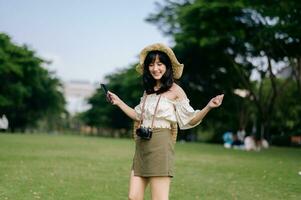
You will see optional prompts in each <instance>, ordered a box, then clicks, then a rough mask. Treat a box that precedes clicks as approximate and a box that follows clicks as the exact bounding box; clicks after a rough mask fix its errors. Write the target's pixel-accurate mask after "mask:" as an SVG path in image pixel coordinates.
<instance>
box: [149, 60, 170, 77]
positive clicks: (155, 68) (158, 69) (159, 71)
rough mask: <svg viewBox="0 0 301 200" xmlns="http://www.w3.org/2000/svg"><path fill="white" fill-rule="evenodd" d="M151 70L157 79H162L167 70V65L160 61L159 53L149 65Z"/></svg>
mask: <svg viewBox="0 0 301 200" xmlns="http://www.w3.org/2000/svg"><path fill="white" fill-rule="evenodd" d="M148 69H149V72H150V74H151V75H152V77H153V78H154V79H155V80H160V79H161V78H162V76H163V75H164V73H165V72H166V66H165V65H164V64H163V63H162V62H160V60H159V57H158V55H157V56H156V59H155V61H154V62H152V63H151V64H149V66H148Z"/></svg>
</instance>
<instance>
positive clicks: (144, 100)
mask: <svg viewBox="0 0 301 200" xmlns="http://www.w3.org/2000/svg"><path fill="white" fill-rule="evenodd" d="M146 98H147V94H146V93H144V99H143V104H142V111H141V120H140V125H139V126H141V124H142V123H143V114H144V107H145V102H146ZM160 99H161V94H160V96H159V99H158V101H157V104H156V108H155V112H154V116H153V119H152V125H151V129H153V125H154V121H155V116H156V113H157V109H158V105H159V101H160Z"/></svg>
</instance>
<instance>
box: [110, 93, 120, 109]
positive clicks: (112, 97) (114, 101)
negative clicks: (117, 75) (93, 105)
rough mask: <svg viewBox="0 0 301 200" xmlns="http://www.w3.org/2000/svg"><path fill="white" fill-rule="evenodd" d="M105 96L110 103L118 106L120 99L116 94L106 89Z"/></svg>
mask: <svg viewBox="0 0 301 200" xmlns="http://www.w3.org/2000/svg"><path fill="white" fill-rule="evenodd" d="M107 98H108V100H109V101H110V102H111V104H113V105H117V106H118V105H120V104H121V103H122V100H121V99H120V98H119V97H118V96H117V95H116V94H114V93H112V92H110V91H108V94H107Z"/></svg>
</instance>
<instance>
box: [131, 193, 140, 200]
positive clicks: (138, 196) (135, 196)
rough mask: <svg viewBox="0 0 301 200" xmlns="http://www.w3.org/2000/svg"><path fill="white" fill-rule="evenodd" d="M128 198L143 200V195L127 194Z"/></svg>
mask: <svg viewBox="0 0 301 200" xmlns="http://www.w3.org/2000/svg"><path fill="white" fill-rule="evenodd" d="M128 199H129V200H143V196H141V195H139V194H132V193H130V194H129V197H128Z"/></svg>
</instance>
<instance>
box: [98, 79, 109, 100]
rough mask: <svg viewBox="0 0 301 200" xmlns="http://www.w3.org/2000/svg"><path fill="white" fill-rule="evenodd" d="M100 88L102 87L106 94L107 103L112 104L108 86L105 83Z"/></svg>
mask: <svg viewBox="0 0 301 200" xmlns="http://www.w3.org/2000/svg"><path fill="white" fill-rule="evenodd" d="M100 86H101V88H102V90H103V92H104V93H105V96H106V99H107V101H109V102H111V98H110V96H109V95H108V88H107V86H106V85H105V84H103V83H101V84H100Z"/></svg>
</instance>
